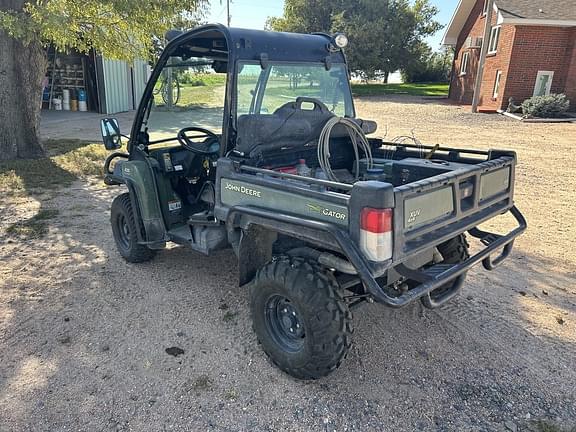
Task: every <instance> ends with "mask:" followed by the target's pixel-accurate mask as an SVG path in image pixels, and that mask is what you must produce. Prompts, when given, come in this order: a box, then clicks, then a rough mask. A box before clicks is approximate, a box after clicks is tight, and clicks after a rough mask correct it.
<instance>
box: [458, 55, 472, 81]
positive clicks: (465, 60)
mask: <svg viewBox="0 0 576 432" xmlns="http://www.w3.org/2000/svg"><path fill="white" fill-rule="evenodd" d="M469 59H470V53H469V52H468V51H466V52H465V53H464V54H462V62H461V63H460V76H462V75H466V72H468V60H469Z"/></svg>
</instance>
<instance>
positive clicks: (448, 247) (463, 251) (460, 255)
mask: <svg viewBox="0 0 576 432" xmlns="http://www.w3.org/2000/svg"><path fill="white" fill-rule="evenodd" d="M469 247H470V246H469V245H468V241H467V240H466V236H465V235H464V234H460V235H458V236H456V237H454V238H453V239H450V240H448V241H447V242H444V243H442V244H440V245H438V252H440V254H441V255H442V257H443V258H444V260H443V261H442V263H441V264H459V263H461V262H464V261H466V260H467V259H468V258H469V257H470V253H469V252H468V248H469ZM465 278H466V273H463V274H462V275H461V276H459V277H457V278H456V279H454V280H453V281H451V282H448V283H447V284H445V285H442V286H441V287H440V288H437V289H435V290H434V291H432V292H431V293H430V296H431V297H432V298H434V297H435V296H436V297H437V296H439V295H441V294H442V293H445V292H446V291H450V290H451V289H452V287H453V286H454V284H456V283H458V281H459V280H462V281H464V279H465Z"/></svg>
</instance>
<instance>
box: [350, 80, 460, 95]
mask: <svg viewBox="0 0 576 432" xmlns="http://www.w3.org/2000/svg"><path fill="white" fill-rule="evenodd" d="M352 93H353V94H354V96H380V95H395V94H396V95H402V94H404V95H410V96H447V95H448V84H438V83H432V84H352Z"/></svg>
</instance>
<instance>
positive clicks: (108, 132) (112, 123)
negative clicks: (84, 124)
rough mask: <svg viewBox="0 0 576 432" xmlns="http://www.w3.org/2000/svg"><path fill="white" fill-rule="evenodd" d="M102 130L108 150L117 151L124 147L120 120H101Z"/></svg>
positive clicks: (103, 139)
mask: <svg viewBox="0 0 576 432" xmlns="http://www.w3.org/2000/svg"><path fill="white" fill-rule="evenodd" d="M100 129H101V132H102V141H104V147H106V150H116V149H119V148H120V147H122V135H121V134H120V126H118V120H116V119H115V118H104V119H102V120H100Z"/></svg>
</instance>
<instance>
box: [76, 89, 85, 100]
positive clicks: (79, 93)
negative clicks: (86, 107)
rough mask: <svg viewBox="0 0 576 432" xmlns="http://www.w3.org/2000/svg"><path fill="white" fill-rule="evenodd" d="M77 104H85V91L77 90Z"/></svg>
mask: <svg viewBox="0 0 576 432" xmlns="http://www.w3.org/2000/svg"><path fill="white" fill-rule="evenodd" d="M78 102H86V90H78Z"/></svg>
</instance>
